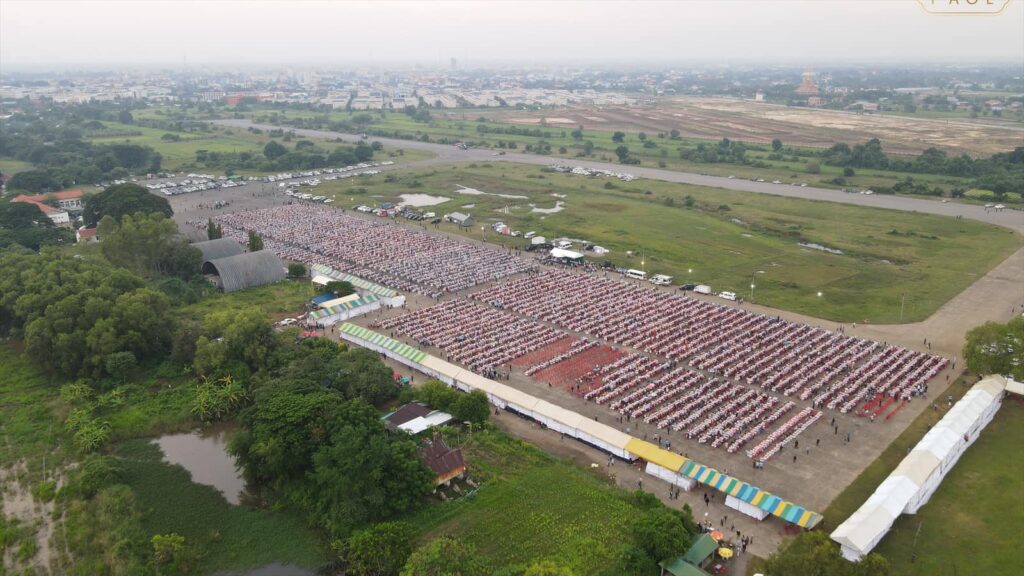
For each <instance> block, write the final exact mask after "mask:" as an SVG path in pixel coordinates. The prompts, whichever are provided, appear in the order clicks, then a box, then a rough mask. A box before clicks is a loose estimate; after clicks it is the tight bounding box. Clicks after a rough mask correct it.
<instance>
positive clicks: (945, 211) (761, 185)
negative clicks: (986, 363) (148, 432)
mask: <svg viewBox="0 0 1024 576" xmlns="http://www.w3.org/2000/svg"><path fill="white" fill-rule="evenodd" d="M213 122H214V123H215V124H219V125H222V126H231V127H234V128H249V127H253V128H262V129H264V130H273V129H276V128H281V126H274V125H271V124H256V123H254V122H252V121H251V120H245V119H227V120H214V121H213ZM292 130H294V131H295V133H296V134H301V135H303V136H307V137H310V138H321V139H340V140H343V141H347V142H357V141H358V140H359V137H358V136H356V135H353V134H345V133H342V132H331V131H326V130H308V129H303V128H294V129H292ZM374 140H379V141H381V142H382V143H383V144H385V145H387V146H393V147H397V148H409V149H415V150H425V151H428V152H432V153H434V154H436V155H437V156H436V157H435V158H431V159H430V160H425V161H421V162H416V163H413V164H440V163H451V162H472V161H476V162H479V161H488V162H519V163H523V164H536V165H541V166H551V165H554V164H572V165H574V166H585V167H587V168H595V169H600V170H611V171H613V172H629V173H630V174H634V175H636V176H641V177H643V178H650V179H652V180H662V181H665V182H677V183H680V184H696V185H699V186H710V187H713V188H725V189H728V190H739V191H742V192H755V193H758V194H774V195H776V196H786V197H789V198H802V199H805V200H824V201H828V202H838V203H841V204H855V205H857V206H870V207H874V208H887V209H890V210H901V211H904V212H921V213H924V214H937V215H940V216H953V217H956V216H960V217H962V218H968V219H970V220H977V221H979V222H987V223H989V224H996V225H998V226H1003V227H1005V228H1009V229H1011V230H1013V231H1015V232H1017V233H1020V234H1024V212H1021V211H1018V210H1002V211H996V210H991V209H985V207H983V206H977V205H973V204H960V203H956V202H949V203H942V202H937V201H934V200H925V199H921V198H907V197H904V196H888V195H880V194H872V195H864V194H848V193H844V192H840V191H838V190H832V189H828V188H813V187H810V186H808V187H806V188H801V187H799V186H790V185H787V184H771V183H769V182H752V181H750V180H745V179H741V178H734V179H730V178H725V177H722V176H706V175H703V174H693V173H691V172H677V171H674V170H664V169H660V168H645V167H643V166H622V165H620V164H611V163H607V162H594V161H589V160H580V159H577V158H573V159H567V158H556V157H552V156H538V155H536V154H518V153H506V154H505V155H504V156H495V155H494V151H492V150H485V149H473V148H471V149H469V150H459V149H458V148H455V147H454V146H449V145H447V144H436V143H432V142H417V141H415V140H399V139H394V138H376V137H375V138H374ZM410 165H411V164H405V165H404V166H405V167H408V166H410ZM399 167H402V166H399Z"/></svg>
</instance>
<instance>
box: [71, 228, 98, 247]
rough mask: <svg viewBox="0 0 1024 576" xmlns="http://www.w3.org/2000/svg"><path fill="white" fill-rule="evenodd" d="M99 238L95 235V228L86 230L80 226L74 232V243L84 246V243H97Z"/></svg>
mask: <svg viewBox="0 0 1024 576" xmlns="http://www.w3.org/2000/svg"><path fill="white" fill-rule="evenodd" d="M99 240H100V237H99V236H98V235H97V234H96V229H95V228H86V227H85V226H82V227H81V228H79V229H78V230H75V242H78V243H79V244H84V243H86V242H99Z"/></svg>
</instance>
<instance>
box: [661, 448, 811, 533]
mask: <svg viewBox="0 0 1024 576" xmlns="http://www.w3.org/2000/svg"><path fill="white" fill-rule="evenodd" d="M679 473H680V474H682V475H683V476H687V477H690V478H693V479H694V480H696V481H697V482H700V483H701V484H705V485H707V486H710V487H712V488H714V489H716V490H718V491H720V492H725V493H726V494H727V495H729V496H732V497H734V498H737V499H739V500H740V501H742V502H746V503H747V504H750V505H752V506H755V507H757V508H760V509H761V510H764V511H765V512H768V513H769V514H771V515H773V516H778V517H779V518H782V519H783V520H785V521H786V522H792V523H793V524H796V525H797V526H800V527H801V528H808V529H810V528H814V527H815V526H817V525H818V523H819V522H821V519H822V517H821V515H820V514H818V513H816V512H811V511H810V510H807V509H805V508H804V507H803V506H798V505H796V504H794V503H792V502H787V501H785V500H783V499H782V498H779V497H778V496H776V495H774V494H772V493H770V492H765V491H764V490H761V489H760V488H758V487H757V486H753V485H751V484H747V483H746V482H744V481H742V480H740V479H738V478H733V477H732V476H727V475H725V474H722V473H721V472H719V471H718V470H715V469H714V468H709V467H707V466H704V465H702V464H698V463H697V462H694V461H693V460H687V462H686V463H685V464H683V467H682V469H680V470H679Z"/></svg>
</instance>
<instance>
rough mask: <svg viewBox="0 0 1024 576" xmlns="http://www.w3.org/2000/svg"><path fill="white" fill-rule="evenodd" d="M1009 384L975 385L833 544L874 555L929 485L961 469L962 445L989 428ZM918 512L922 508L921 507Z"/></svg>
mask: <svg viewBox="0 0 1024 576" xmlns="http://www.w3.org/2000/svg"><path fill="white" fill-rule="evenodd" d="M1006 383H1007V382H1006V379H1005V378H1003V377H1001V376H988V377H986V378H985V379H983V380H982V381H981V382H979V383H977V384H976V385H974V387H972V388H971V390H970V391H968V392H967V394H965V395H964V397H963V398H962V399H961V400H960V401H959V402H957V403H956V405H954V406H953V407H952V408H951V409H950V410H949V412H947V413H946V415H945V416H944V417H943V418H942V419H941V420H939V422H938V423H937V424H936V425H935V426H934V427H932V429H931V430H929V431H928V433H927V434H925V436H924V438H922V439H921V441H920V442H918V443H917V445H916V446H915V447H914V449H913V450H911V451H910V453H909V454H907V457H906V458H904V459H903V461H902V462H900V464H899V466H897V467H896V469H895V470H893V472H892V473H891V474H890V475H889V476H888V477H887V478H886V479H885V481H883V482H882V483H881V484H880V485H879V486H878V488H877V489H876V490H875V492H874V494H872V495H871V497H869V498H868V499H867V500H866V501H865V502H864V504H863V505H861V507H860V508H859V509H858V510H857V511H856V512H854V513H853V515H851V516H850V517H849V518H847V519H846V521H845V522H843V523H842V524H840V525H839V526H838V527H837V528H836V529H835V530H834V531H833V532H832V539H833V540H835V541H836V542H839V543H840V544H842V545H843V548H844V550H843V555H844V556H846V557H848V558H851V559H852V558H853V557H856V558H859V557H861V556H863V555H865V554H868V553H869V552H871V550H872V549H873V548H874V547H875V545H877V544H878V542H879V541H880V540H881V539H882V537H883V536H885V534H886V533H887V532H888V531H889V528H890V527H892V524H893V522H895V521H896V518H898V517H899V516H900V514H903V513H904V512H905V511H907V510H908V509H910V510H911V511H912V510H913V509H914V508H911V506H910V505H911V503H912V501H914V499H915V498H916V497H917V496H918V495H920V494H929V492H927V491H928V490H929V488H928V486H927V484H928V482H929V480H930V479H931V477H932V475H933V474H935V473H936V471H938V472H939V473H945V471H947V469H946V465H947V464H951V463H955V462H956V459H957V458H958V457H959V454H960V453H961V452H962V447H963V446H962V444H963V443H965V442H967V441H968V434H969V433H970V431H972V430H973V429H974V428H975V427H977V426H981V425H983V424H984V422H986V420H984V418H985V415H986V414H989V413H990V411H991V410H994V409H995V408H996V407H998V406H993V405H997V404H998V403H999V402H1000V400H1001V396H1002V394H1003V391H1004V390H1005V389H1006ZM915 506H920V503H918V504H916V505H915Z"/></svg>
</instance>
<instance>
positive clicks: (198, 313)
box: [179, 280, 316, 320]
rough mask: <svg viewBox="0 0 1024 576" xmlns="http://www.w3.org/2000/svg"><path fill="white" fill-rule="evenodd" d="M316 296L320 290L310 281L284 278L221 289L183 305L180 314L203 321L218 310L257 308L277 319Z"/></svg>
mask: <svg viewBox="0 0 1024 576" xmlns="http://www.w3.org/2000/svg"><path fill="white" fill-rule="evenodd" d="M313 296H316V293H314V290H313V284H311V283H310V282H305V281H292V280H282V281H281V282H275V283H274V284H267V285H265V286H260V287H258V288H249V289H248V290H239V291H237V292H227V293H224V292H217V293H215V294H212V295H210V296H207V297H206V298H203V299H202V300H200V301H199V302H197V303H195V304H189V305H187V306H184V307H182V308H181V310H180V312H179V313H180V315H182V316H186V317H190V318H192V319H193V320H201V319H202V318H203V317H204V316H206V315H207V314H209V313H211V312H216V311H217V310H230V309H236V308H248V307H255V308H257V309H259V310H260V311H261V312H263V313H264V314H266V315H267V316H269V317H271V318H274V319H276V318H279V317H280V316H281V314H286V313H292V312H294V313H296V314H297V313H299V312H301V311H302V310H303V306H304V305H305V304H306V302H308V301H309V299H310V298H312V297H313Z"/></svg>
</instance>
